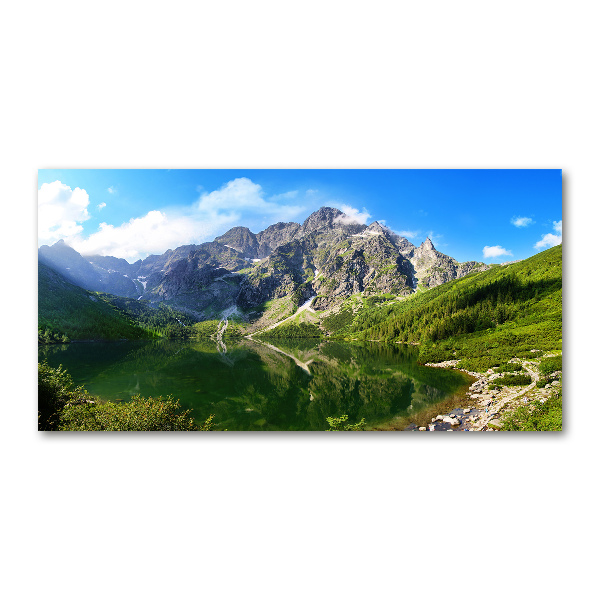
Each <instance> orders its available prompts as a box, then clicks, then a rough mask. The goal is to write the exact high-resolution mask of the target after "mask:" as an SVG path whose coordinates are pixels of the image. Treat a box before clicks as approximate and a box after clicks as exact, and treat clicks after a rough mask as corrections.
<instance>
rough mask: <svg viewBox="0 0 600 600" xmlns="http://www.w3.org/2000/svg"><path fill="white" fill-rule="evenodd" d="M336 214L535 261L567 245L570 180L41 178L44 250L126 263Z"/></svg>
mask: <svg viewBox="0 0 600 600" xmlns="http://www.w3.org/2000/svg"><path fill="white" fill-rule="evenodd" d="M321 206H334V207H337V208H340V209H342V210H343V211H344V212H346V214H348V215H349V216H351V217H352V218H353V219H355V220H357V221H358V222H362V223H366V224H369V223H371V222H373V221H379V222H381V223H384V224H385V225H387V226H388V227H390V228H391V229H392V230H394V231H396V232H397V233H399V234H401V235H404V236H405V237H407V238H408V239H409V240H410V241H411V242H412V243H413V244H415V245H419V244H420V243H421V242H423V241H424V240H425V239H426V237H430V238H431V240H432V241H433V243H434V245H435V247H436V248H437V249H438V250H440V252H443V253H444V254H448V255H450V256H452V257H454V258H456V259H457V260H459V261H461V262H462V261H466V260H481V261H484V262H487V263H498V262H505V261H510V260H518V259H522V258H527V257H528V256H531V255H533V254H535V253H537V252H540V251H541V250H544V249H546V248H548V247H550V246H552V245H555V244H557V243H560V242H561V241H562V173H561V171H560V170H559V169H535V170H527V169H517V170H481V169H477V170H322V169H319V170H290V169H277V170H246V169H235V170H231V169H227V170H169V169H165V170H126V169H58V170H49V169H43V170H40V171H39V173H38V245H42V244H52V243H54V242H56V241H58V240H59V239H64V240H65V241H66V242H67V243H68V244H70V245H71V246H73V247H74V248H75V249H76V250H78V251H79V252H81V253H82V254H84V255H86V254H103V255H110V256H117V257H120V258H125V259H127V260H129V261H130V262H133V261H134V260H137V259H139V258H144V257H146V256H147V255H148V254H161V253H163V252H164V251H165V250H168V249H169V248H176V247H177V246H181V245H184V244H191V243H201V242H205V241H212V240H213V239H214V238H215V236H217V235H220V234H222V233H224V232H225V231H227V230H228V229H230V228H231V227H235V226H236V225H245V226H247V227H249V228H250V229H251V230H252V231H254V232H255V233H258V231H260V230H262V229H264V228H265V227H267V226H268V225H270V224H272V223H277V222H278V221H295V222H302V221H303V220H304V219H305V218H306V217H308V215H309V214H310V213H311V212H313V211H314V210H317V209H318V208H319V207H321Z"/></svg>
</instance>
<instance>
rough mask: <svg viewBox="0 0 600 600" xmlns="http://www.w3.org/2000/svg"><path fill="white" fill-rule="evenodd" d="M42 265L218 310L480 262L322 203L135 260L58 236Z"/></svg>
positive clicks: (327, 295)
mask: <svg viewBox="0 0 600 600" xmlns="http://www.w3.org/2000/svg"><path fill="white" fill-rule="evenodd" d="M38 258H39V262H40V263H41V264H45V265H47V266H49V267H51V268H52V269H54V270H56V271H57V272H58V273H60V274H61V275H62V276H63V277H65V278H66V279H68V280H69V281H70V282H72V283H74V284H76V285H78V286H80V287H82V288H84V289H88V290H91V291H97V292H105V293H110V294H114V295H117V296H123V297H126V298H134V299H145V300H149V301H150V302H153V303H157V302H167V303H169V304H170V305H172V306H173V307H176V308H179V309H183V310H188V311H190V312H191V313H193V314H195V315H196V316H197V318H199V319H211V318H218V317H219V315H220V314H221V313H222V312H223V311H232V310H238V309H239V310H241V311H242V312H246V313H247V312H252V311H254V312H256V311H257V310H258V312H260V307H261V306H263V305H264V304H265V303H267V302H270V301H275V300H279V299H283V298H289V299H291V301H292V302H293V303H295V304H296V305H299V304H301V303H303V302H305V301H307V300H308V299H309V298H312V297H315V299H314V302H313V307H314V308H315V309H317V310H326V309H329V308H332V307H334V306H336V305H338V304H340V303H341V302H343V301H344V300H345V299H346V298H348V297H349V296H351V295H353V294H362V295H365V296H368V295H376V294H382V293H383V294H395V295H397V296H407V295H410V294H413V293H416V292H418V291H421V290H425V289H429V288H432V287H435V286H437V285H440V284H441V283H445V282H447V281H451V280H453V279H456V278H459V277H462V276H464V275H466V274H468V273H470V272H473V271H476V270H485V269H487V268H489V266H488V265H485V264H484V263H480V262H476V261H469V262H466V263H459V262H458V261H456V260H455V259H453V258H452V257H449V256H446V255H444V254H442V253H441V252H439V251H438V250H436V249H435V247H434V245H433V243H432V241H431V240H430V239H429V238H427V239H426V240H425V241H424V242H422V243H421V245H420V246H418V247H417V246H415V245H414V244H412V243H411V242H410V241H408V240H407V239H406V238H405V237H402V236H400V235H398V234H396V233H394V232H393V231H392V230H391V229H389V228H388V227H386V226H384V225H381V224H380V223H379V222H377V221H374V222H372V223H371V224H370V225H368V226H367V225H365V224H361V223H359V222H357V221H356V220H355V219H353V218H352V217H350V216H348V215H346V214H345V213H343V212H342V211H340V210H339V209H336V208H332V207H321V208H320V209H318V210H317V211H315V212H313V213H312V214H311V215H309V216H308V217H307V218H306V219H305V220H304V222H303V223H302V224H300V223H293V222H288V223H283V222H280V223H275V224H273V225H270V226H269V227H267V228H266V229H264V230H262V231H260V232H258V233H256V234H255V233H253V232H252V231H250V229H248V228H247V227H243V226H236V227H233V228H231V229H229V230H228V231H227V232H225V233H224V234H223V235H220V236H217V237H216V238H215V239H214V240H213V241H212V242H204V243H201V244H190V245H183V246H179V247H177V248H175V249H169V250H167V251H166V252H164V253H163V254H161V255H150V256H148V257H146V258H144V259H143V260H138V261H136V262H135V263H128V262H127V261H126V260H124V259H118V258H115V257H111V256H99V255H94V256H82V255H81V254H79V253H78V252H77V251H76V250H74V249H73V248H71V247H69V246H68V245H67V244H66V243H65V242H64V241H63V240H60V241H59V242H56V244H54V245H53V246H42V247H40V249H39V251H38Z"/></svg>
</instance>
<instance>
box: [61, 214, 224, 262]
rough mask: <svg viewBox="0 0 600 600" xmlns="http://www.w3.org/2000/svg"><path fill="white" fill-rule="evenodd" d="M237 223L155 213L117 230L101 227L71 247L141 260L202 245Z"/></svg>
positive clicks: (116, 228) (85, 252) (78, 250)
mask: <svg viewBox="0 0 600 600" xmlns="http://www.w3.org/2000/svg"><path fill="white" fill-rule="evenodd" d="M234 221H235V217H231V216H229V217H227V216H226V217H224V218H223V217H220V218H218V219H214V220H211V221H203V220H198V219H194V218H190V217H189V216H180V215H179V216H178V215H176V214H171V215H169V214H168V213H167V212H164V211H160V210H151V211H150V212H148V213H147V214H146V215H144V216H143V217H139V218H133V219H130V220H129V221H128V222H126V223H123V224H121V225H119V226H117V227H115V226H114V225H108V224H107V223H101V224H100V228H99V230H98V231H97V232H95V233H92V234H91V235H90V236H89V237H87V238H85V239H84V238H81V237H77V238H75V239H73V240H72V242H71V244H72V246H73V248H75V250H77V252H79V253H81V254H83V255H90V254H100V255H103V256H116V257H117V258H125V259H137V258H140V257H141V256H144V255H146V254H162V253H163V252H165V250H167V249H168V248H176V247H178V246H184V245H187V244H194V243H200V242H201V241H205V240H206V239H207V238H209V237H211V236H212V237H214V236H215V235H216V234H217V233H218V231H219V230H220V228H221V227H222V226H227V225H228V224H231V223H233V222H234Z"/></svg>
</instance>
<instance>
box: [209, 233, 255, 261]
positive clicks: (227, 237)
mask: <svg viewBox="0 0 600 600" xmlns="http://www.w3.org/2000/svg"><path fill="white" fill-rule="evenodd" d="M215 242H219V243H221V244H224V245H225V246H229V247H230V248H234V249H235V250H237V251H238V252H241V253H242V254H243V256H244V257H247V258H259V256H258V254H259V253H258V249H259V242H258V240H257V237H256V235H254V234H253V233H252V232H251V231H250V230H249V229H248V228H247V227H234V228H233V229H230V230H229V231H228V232H227V233H224V234H223V235H221V236H219V237H216V238H215ZM261 258H262V257H261Z"/></svg>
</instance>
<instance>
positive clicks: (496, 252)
mask: <svg viewBox="0 0 600 600" xmlns="http://www.w3.org/2000/svg"><path fill="white" fill-rule="evenodd" d="M483 256H484V258H494V257H496V256H512V252H511V251H510V250H506V249H505V248H503V247H502V246H484V248H483Z"/></svg>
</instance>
